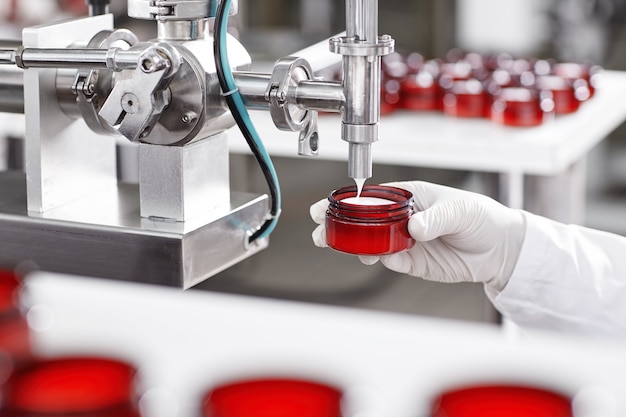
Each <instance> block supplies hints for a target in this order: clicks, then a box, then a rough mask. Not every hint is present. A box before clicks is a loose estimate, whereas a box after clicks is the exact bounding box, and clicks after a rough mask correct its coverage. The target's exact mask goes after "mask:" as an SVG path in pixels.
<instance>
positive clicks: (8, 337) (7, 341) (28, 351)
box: [0, 267, 32, 373]
mask: <svg viewBox="0 0 626 417" xmlns="http://www.w3.org/2000/svg"><path fill="white" fill-rule="evenodd" d="M21 290H22V279H21V277H20V276H19V275H18V274H17V273H16V272H15V271H14V270H13V269H11V268H9V267H7V268H0V352H3V353H4V354H6V355H7V356H8V357H9V358H10V360H11V362H13V364H14V365H18V364H19V363H21V362H23V361H28V360H30V359H31V358H32V347H31V334H30V328H29V327H28V322H27V321H26V317H25V315H24V314H23V311H22V310H21V308H20V305H19V304H20V294H21ZM0 368H1V367H0ZM4 371H5V370H4V369H0V372H1V373H4Z"/></svg>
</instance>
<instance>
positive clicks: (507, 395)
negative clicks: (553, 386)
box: [432, 385, 572, 417]
mask: <svg viewBox="0 0 626 417" xmlns="http://www.w3.org/2000/svg"><path fill="white" fill-rule="evenodd" d="M530 416H532V417H572V405H571V399H570V398H569V397H567V396H565V395H562V394H560V393H557V392H553V391H549V390H544V389H541V388H535V387H526V386H515V385H504V386H501V385H493V386H475V387H467V388H460V389H457V390H453V391H448V392H445V393H443V394H442V395H440V396H439V397H438V398H436V399H435V401H434V403H433V410H432V417H530Z"/></svg>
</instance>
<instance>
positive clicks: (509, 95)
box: [490, 87, 546, 126]
mask: <svg viewBox="0 0 626 417" xmlns="http://www.w3.org/2000/svg"><path fill="white" fill-rule="evenodd" d="M545 114H546V112H544V109H543V108H542V103H541V98H540V94H539V92H537V91H536V90H534V89H530V88H522V87H508V88H503V89H501V90H499V91H498V92H497V93H496V94H495V96H494V100H493V104H492V105H491V113H490V117H491V120H493V121H494V122H496V123H500V124H503V125H506V126H538V125H540V124H542V123H543V121H544V116H545Z"/></svg>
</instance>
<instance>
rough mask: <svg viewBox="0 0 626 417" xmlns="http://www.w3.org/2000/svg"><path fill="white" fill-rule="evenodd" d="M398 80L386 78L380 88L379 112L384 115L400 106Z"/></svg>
mask: <svg viewBox="0 0 626 417" xmlns="http://www.w3.org/2000/svg"><path fill="white" fill-rule="evenodd" d="M400 88H401V87H400V81H398V80H396V79H386V80H384V81H383V83H382V86H381V89H380V95H381V97H380V114H381V116H386V115H388V114H391V113H393V112H394V111H395V110H396V109H397V108H398V107H400Z"/></svg>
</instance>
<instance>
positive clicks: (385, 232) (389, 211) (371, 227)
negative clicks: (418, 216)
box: [325, 185, 415, 255]
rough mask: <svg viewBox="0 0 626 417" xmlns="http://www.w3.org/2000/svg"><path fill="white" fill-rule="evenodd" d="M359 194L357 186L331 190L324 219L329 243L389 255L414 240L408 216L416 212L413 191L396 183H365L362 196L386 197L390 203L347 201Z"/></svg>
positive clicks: (348, 250) (361, 252) (348, 249)
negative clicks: (355, 202)
mask: <svg viewBox="0 0 626 417" xmlns="http://www.w3.org/2000/svg"><path fill="white" fill-rule="evenodd" d="M356 195H357V188H356V186H350V187H344V188H340V189H338V190H335V191H333V192H331V193H330V195H329V197H328V201H329V204H328V210H327V211H326V223H325V224H326V242H327V243H328V246H329V247H331V248H333V249H335V250H338V251H341V252H346V253H351V254H354V255H388V254H391V253H396V252H401V251H403V250H406V249H409V248H411V247H412V246H413V245H414V244H415V240H413V238H412V237H411V235H410V234H409V231H408V222H409V218H410V217H411V216H412V215H413V212H414V208H413V195H412V194H411V193H410V192H408V191H406V190H403V189H400V188H395V187H388V186H382V185H366V186H364V187H363V191H362V192H361V197H366V198H374V199H383V200H387V201H388V202H389V203H388V204H376V205H370V204H353V203H349V202H345V200H346V199H348V198H354V197H356Z"/></svg>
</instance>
